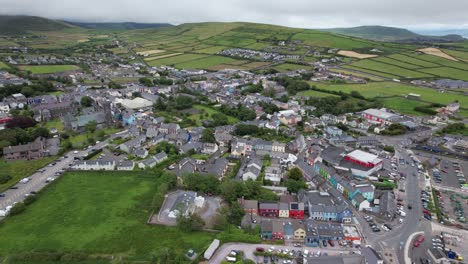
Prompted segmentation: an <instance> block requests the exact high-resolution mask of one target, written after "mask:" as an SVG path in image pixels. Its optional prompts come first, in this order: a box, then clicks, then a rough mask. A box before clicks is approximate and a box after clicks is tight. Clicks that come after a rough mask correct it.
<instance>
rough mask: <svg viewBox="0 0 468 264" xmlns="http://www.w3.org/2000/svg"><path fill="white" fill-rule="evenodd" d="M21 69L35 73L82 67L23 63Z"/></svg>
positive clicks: (71, 69) (72, 69)
mask: <svg viewBox="0 0 468 264" xmlns="http://www.w3.org/2000/svg"><path fill="white" fill-rule="evenodd" d="M18 68H20V69H21V70H25V71H30V72H32V73H33V74H47V73H57V72H64V71H74V70H78V69H80V68H79V67H78V66H76V65H21V66H18Z"/></svg>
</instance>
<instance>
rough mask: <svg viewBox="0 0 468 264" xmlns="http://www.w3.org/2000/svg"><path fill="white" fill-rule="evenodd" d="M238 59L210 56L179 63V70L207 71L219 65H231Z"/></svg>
mask: <svg viewBox="0 0 468 264" xmlns="http://www.w3.org/2000/svg"><path fill="white" fill-rule="evenodd" d="M234 61H236V59H232V58H228V57H223V56H210V57H206V58H201V59H196V60H192V61H187V62H182V63H177V64H176V67H177V68H183V69H186V68H195V69H207V68H209V67H212V66H215V65H218V64H229V63H230V62H234Z"/></svg>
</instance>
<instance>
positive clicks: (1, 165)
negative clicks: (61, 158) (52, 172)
mask: <svg viewBox="0 0 468 264" xmlns="http://www.w3.org/2000/svg"><path fill="white" fill-rule="evenodd" d="M56 158H57V157H45V158H42V159H37V160H16V161H8V162H7V161H5V160H4V159H0V175H10V176H11V177H12V179H11V180H9V181H8V182H6V183H4V184H0V193H1V192H4V191H5V190H6V189H8V188H10V187H11V186H13V185H15V184H16V183H17V182H18V181H19V180H21V179H22V178H24V177H28V176H30V175H31V174H33V173H34V172H36V171H37V170H38V169H40V168H42V167H45V166H46V165H47V164H49V163H51V162H52V161H54V160H55V159H56Z"/></svg>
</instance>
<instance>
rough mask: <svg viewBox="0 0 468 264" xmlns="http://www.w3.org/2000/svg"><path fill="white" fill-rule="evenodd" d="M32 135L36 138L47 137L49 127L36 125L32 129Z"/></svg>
mask: <svg viewBox="0 0 468 264" xmlns="http://www.w3.org/2000/svg"><path fill="white" fill-rule="evenodd" d="M32 137H33V138H38V137H44V138H48V137H50V132H49V129H47V128H45V127H38V128H35V129H33V130H32Z"/></svg>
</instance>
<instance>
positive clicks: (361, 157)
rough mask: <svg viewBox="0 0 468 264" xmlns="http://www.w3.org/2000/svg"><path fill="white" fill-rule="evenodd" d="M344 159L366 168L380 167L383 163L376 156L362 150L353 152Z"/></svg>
mask: <svg viewBox="0 0 468 264" xmlns="http://www.w3.org/2000/svg"><path fill="white" fill-rule="evenodd" d="M344 159H345V160H346V161H350V162H352V163H356V164H358V165H361V166H363V167H367V168H374V167H378V166H382V163H383V161H382V159H380V158H379V157H378V156H376V155H374V154H370V153H367V152H364V151H362V150H355V151H353V152H350V153H349V154H347V155H346V156H345V157H344Z"/></svg>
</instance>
